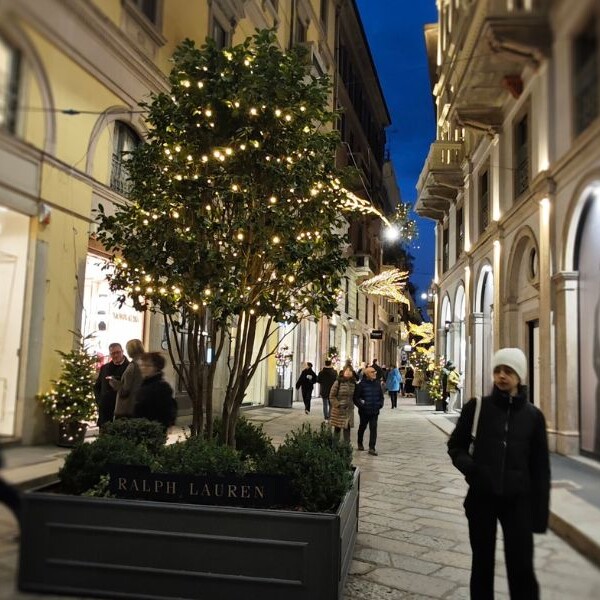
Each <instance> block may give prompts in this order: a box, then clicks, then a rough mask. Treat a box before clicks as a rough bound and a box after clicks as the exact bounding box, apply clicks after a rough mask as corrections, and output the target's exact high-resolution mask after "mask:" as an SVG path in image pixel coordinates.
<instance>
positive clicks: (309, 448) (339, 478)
mask: <svg viewBox="0 0 600 600" xmlns="http://www.w3.org/2000/svg"><path fill="white" fill-rule="evenodd" d="M351 467H352V449H351V448H350V446H349V445H348V444H347V443H346V442H341V441H337V440H336V439H335V438H334V437H333V435H332V433H331V430H330V429H329V428H326V427H324V426H321V428H320V429H319V430H314V429H312V428H311V427H310V425H307V424H303V425H302V427H301V428H300V429H298V430H296V431H292V432H291V433H289V434H288V435H287V436H286V438H285V440H284V442H283V444H281V446H280V447H279V448H278V450H277V454H276V456H275V458H274V460H273V462H272V463H271V468H272V469H273V470H274V472H277V473H281V474H284V475H288V476H289V477H291V479H292V488H293V490H294V492H295V493H296V494H297V496H298V498H299V499H300V505H301V506H302V507H303V509H304V510H307V511H311V512H333V511H335V510H336V509H337V506H338V505H339V503H340V502H341V500H342V498H343V497H344V495H345V494H346V492H347V491H348V490H349V489H350V486H351V485H352V471H351Z"/></svg>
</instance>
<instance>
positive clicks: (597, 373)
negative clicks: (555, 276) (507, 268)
mask: <svg viewBox="0 0 600 600" xmlns="http://www.w3.org/2000/svg"><path fill="white" fill-rule="evenodd" d="M599 228H600V192H599V191H598V188H595V189H594V190H593V191H591V192H590V194H589V197H588V198H587V199H586V201H585V205H584V208H583V211H582V213H581V218H580V220H579V226H578V230H577V238H576V242H575V269H576V270H577V271H578V272H579V306H578V309H579V310H578V313H579V324H578V326H579V336H578V337H579V411H580V413H579V414H580V420H579V421H580V428H581V451H582V452H584V453H586V454H593V455H594V456H596V457H600V267H599V266H598V256H599V254H600V238H599V237H598V230H599Z"/></svg>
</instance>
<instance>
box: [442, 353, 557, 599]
mask: <svg viewBox="0 0 600 600" xmlns="http://www.w3.org/2000/svg"><path fill="white" fill-rule="evenodd" d="M492 371H493V374H492V377H493V384H494V385H493V388H492V393H491V394H490V395H489V396H486V397H484V398H481V399H479V400H478V399H475V398H473V399H471V400H470V401H469V402H468V403H467V404H466V405H465V407H464V408H463V411H462V413H461V415H460V418H459V420H458V423H457V425H456V429H455V430H454V431H453V433H452V435H451V436H450V439H449V440H448V454H450V456H451V457H452V462H453V463H454V466H455V467H456V468H457V469H458V470H459V471H461V472H462V473H463V474H464V475H465V478H466V480H467V483H468V484H469V491H468V493H467V497H466V499H465V502H464V507H465V513H466V516H467V519H468V521H469V540H470V542H471V550H472V554H473V558H472V564H471V584H470V586H471V598H474V599H476V600H488V599H489V600H493V598H494V566H495V547H496V528H497V522H498V521H500V525H501V526H502V530H503V533H504V555H505V559H506V570H507V575H508V585H509V590H510V597H511V598H512V599H513V600H514V599H516V598H519V599H523V600H537V599H538V598H539V588H538V583H537V579H536V576H535V571H534V566H533V533H545V531H546V529H547V527H548V514H549V499H550V457H549V453H548V440H547V436H546V422H545V420H544V415H543V414H542V413H541V411H540V410H538V409H537V408H536V407H535V406H534V405H533V404H531V402H529V400H528V399H527V396H526V390H525V387H524V383H525V381H526V379H527V358H526V357H525V354H524V353H523V352H522V350H520V349H519V348H502V349H500V350H498V352H496V353H495V354H494V356H493V358H492ZM478 405H479V411H477V407H478ZM476 412H478V413H479V416H478V419H477V421H476V426H475V428H474V423H475V419H476V418H475V414H476ZM472 432H473V433H474V436H475V437H474V438H473V437H472Z"/></svg>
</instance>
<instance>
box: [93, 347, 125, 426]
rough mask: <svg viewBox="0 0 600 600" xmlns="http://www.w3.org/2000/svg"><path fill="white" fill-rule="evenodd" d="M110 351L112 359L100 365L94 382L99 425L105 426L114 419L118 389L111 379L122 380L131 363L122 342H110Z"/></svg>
mask: <svg viewBox="0 0 600 600" xmlns="http://www.w3.org/2000/svg"><path fill="white" fill-rule="evenodd" d="M108 353H109V354H110V361H108V362H107V363H106V364H105V365H102V367H100V371H99V372H98V378H97V379H96V383H95V384H94V396H95V397H96V404H97V405H98V427H103V426H104V424H105V423H108V422H109V421H112V420H113V417H114V415H115V404H116V402H117V390H115V389H114V388H113V387H112V386H111V385H110V381H111V380H113V379H115V380H120V379H121V377H123V373H125V369H126V368H127V365H128V364H129V361H128V360H127V358H125V355H124V354H123V348H122V346H121V344H117V343H116V342H115V343H113V344H110V345H109V347H108Z"/></svg>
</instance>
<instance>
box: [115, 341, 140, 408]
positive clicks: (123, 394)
mask: <svg viewBox="0 0 600 600" xmlns="http://www.w3.org/2000/svg"><path fill="white" fill-rule="evenodd" d="M125 350H126V351H127V354H128V355H129V358H130V359H131V360H130V362H129V364H128V365H127V368H126V369H125V371H124V373H123V376H122V377H121V379H109V380H108V383H109V385H110V387H111V388H112V389H113V390H115V391H116V392H117V400H116V403H115V419H124V418H128V417H133V413H134V412H135V400H136V394H137V392H138V390H139V389H140V386H141V385H142V379H143V378H142V372H141V371H140V367H139V365H138V361H139V359H140V356H142V354H144V345H143V344H142V342H141V340H129V341H128V342H127V343H126V344H125Z"/></svg>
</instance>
